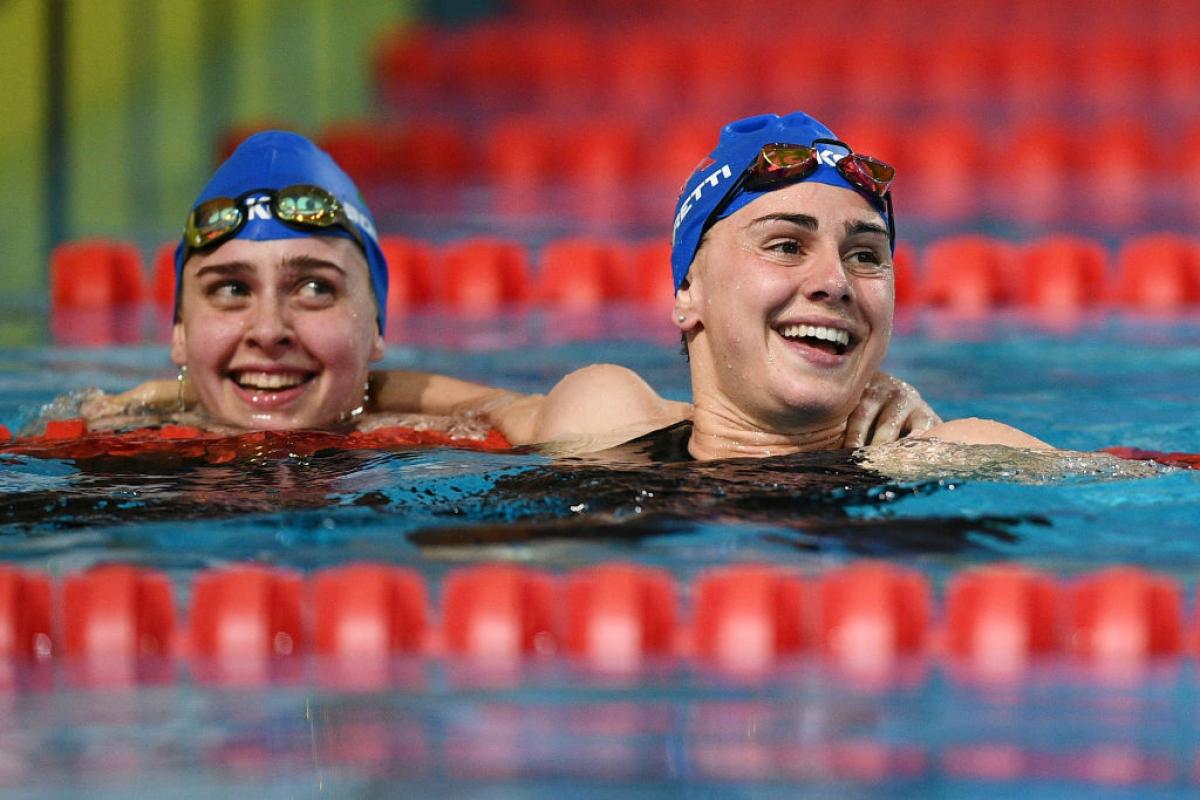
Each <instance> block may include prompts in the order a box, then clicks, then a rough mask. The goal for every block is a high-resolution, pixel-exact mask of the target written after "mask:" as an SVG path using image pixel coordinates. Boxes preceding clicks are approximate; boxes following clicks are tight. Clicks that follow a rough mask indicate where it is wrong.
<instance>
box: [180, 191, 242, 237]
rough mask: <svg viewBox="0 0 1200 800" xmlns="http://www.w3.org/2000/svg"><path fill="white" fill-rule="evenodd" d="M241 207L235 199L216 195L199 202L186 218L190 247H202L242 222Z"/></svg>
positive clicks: (235, 228)
mask: <svg viewBox="0 0 1200 800" xmlns="http://www.w3.org/2000/svg"><path fill="white" fill-rule="evenodd" d="M242 217H243V214H242V209H241V208H240V207H239V206H238V205H237V201H235V200H233V199H231V198H228V197H218V198H216V199H214V200H209V201H207V202H205V203H201V204H200V205H199V206H197V207H196V210H195V211H193V212H192V215H191V217H190V218H189V219H188V229H187V238H188V245H190V246H191V247H204V246H205V245H208V244H211V243H212V242H215V241H217V240H218V239H220V238H221V237H222V236H225V235H227V234H228V233H229V232H230V231H234V230H237V229H238V228H239V227H240V226H241V224H242Z"/></svg>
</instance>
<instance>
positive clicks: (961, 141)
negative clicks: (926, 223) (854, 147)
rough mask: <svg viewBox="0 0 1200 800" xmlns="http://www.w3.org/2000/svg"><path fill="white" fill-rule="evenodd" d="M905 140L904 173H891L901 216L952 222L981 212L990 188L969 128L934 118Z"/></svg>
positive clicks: (956, 120)
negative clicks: (900, 193)
mask: <svg viewBox="0 0 1200 800" xmlns="http://www.w3.org/2000/svg"><path fill="white" fill-rule="evenodd" d="M910 137H911V139H910V145H909V147H908V148H906V151H905V162H904V164H903V165H902V166H903V169H899V166H900V165H897V166H898V169H897V173H896V185H897V186H898V187H901V190H902V191H903V194H904V197H905V198H906V203H905V206H904V208H905V211H904V213H905V214H906V215H907V214H913V215H916V216H920V217H929V218H931V219H933V220H937V221H955V220H963V219H969V218H971V217H974V216H975V215H976V214H978V213H979V212H980V211H981V210H983V209H984V204H985V203H986V201H987V199H988V197H987V195H988V193H989V192H990V190H991V188H992V187H991V186H990V185H989V181H988V178H987V177H986V176H987V175H988V170H987V169H986V168H985V154H984V147H983V143H982V141H981V139H980V135H979V131H978V130H977V129H976V128H975V127H974V126H973V125H972V124H971V123H970V122H968V121H967V120H965V119H962V118H959V117H940V118H934V119H930V120H928V121H926V122H923V123H918V124H917V125H916V126H914V129H912V130H911V133H910ZM885 160H886V159H885Z"/></svg>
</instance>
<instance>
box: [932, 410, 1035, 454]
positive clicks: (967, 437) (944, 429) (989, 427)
mask: <svg viewBox="0 0 1200 800" xmlns="http://www.w3.org/2000/svg"><path fill="white" fill-rule="evenodd" d="M910 438H930V439H941V440H942V441H944V442H957V443H958V444H1002V445H1006V446H1008V447H1023V448H1026V449H1028V450H1053V449H1054V447H1053V446H1052V445H1049V444H1046V443H1045V442H1043V441H1042V440H1041V439H1038V438H1036V437H1033V436H1030V435H1029V434H1028V433H1025V432H1024V431H1019V430H1017V429H1016V428H1014V427H1012V426H1011V425H1005V424H1004V423H1003V422H996V421H995V420H992V419H977V418H975V417H969V418H967V419H952V420H950V421H949V422H943V423H941V424H940V425H934V426H933V427H932V428H930V429H929V430H926V431H921V432H920V433H914V434H912V435H911V436H910Z"/></svg>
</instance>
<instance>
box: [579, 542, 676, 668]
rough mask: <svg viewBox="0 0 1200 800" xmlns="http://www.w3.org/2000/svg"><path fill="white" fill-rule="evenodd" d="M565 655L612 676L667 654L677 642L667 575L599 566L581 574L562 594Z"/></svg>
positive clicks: (631, 567)
mask: <svg viewBox="0 0 1200 800" xmlns="http://www.w3.org/2000/svg"><path fill="white" fill-rule="evenodd" d="M562 594H563V599H564V601H565V602H564V609H565V612H566V622H565V626H564V627H565V637H566V647H567V652H569V653H571V654H573V655H575V656H579V657H581V658H583V659H586V660H587V661H588V662H589V663H590V664H592V665H593V666H596V667H598V668H601V669H606V670H610V671H622V670H629V669H634V668H636V667H638V666H639V665H640V664H641V663H642V661H643V659H645V658H647V657H655V656H665V655H669V654H670V653H671V652H672V651H673V648H674V644H675V642H674V637H675V624H676V612H675V584H674V581H672V579H671V576H670V575H669V574H668V573H667V572H666V571H664V570H659V569H650V568H647V567H640V566H636V565H634V564H601V565H599V566H596V567H589V568H587V569H581V570H577V571H576V572H574V573H572V574H571V575H569V576H568V577H567V579H566V582H565V585H564V588H563V591H562Z"/></svg>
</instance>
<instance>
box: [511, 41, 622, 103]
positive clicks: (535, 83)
mask: <svg viewBox="0 0 1200 800" xmlns="http://www.w3.org/2000/svg"><path fill="white" fill-rule="evenodd" d="M521 44H522V53H521V56H522V58H523V60H524V63H525V67H524V75H525V78H526V80H528V81H529V84H530V85H529V86H527V87H525V88H526V89H527V90H533V91H536V92H538V93H539V94H540V97H538V100H539V101H540V105H542V106H543V107H553V108H560V109H562V110H564V111H567V112H575V111H585V110H588V109H590V108H591V107H592V103H593V102H594V101H595V97H596V94H597V93H598V91H599V85H600V83H601V82H602V80H603V77H602V73H601V72H600V71H599V62H598V59H597V51H598V49H599V48H598V46H597V44H596V42H595V41H594V39H593V36H592V31H591V30H590V29H589V28H588V27H587V26H584V25H581V24H578V23H567V22H549V23H546V22H544V21H543V20H539V24H537V25H533V26H530V27H529V28H528V30H526V31H525V32H524V33H523V35H522V36H521Z"/></svg>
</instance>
